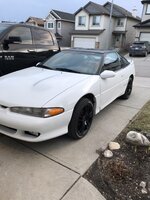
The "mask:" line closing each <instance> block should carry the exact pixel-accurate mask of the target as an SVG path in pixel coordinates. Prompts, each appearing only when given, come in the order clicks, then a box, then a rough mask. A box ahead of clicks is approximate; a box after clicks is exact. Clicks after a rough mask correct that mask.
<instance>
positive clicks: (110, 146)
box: [108, 142, 120, 150]
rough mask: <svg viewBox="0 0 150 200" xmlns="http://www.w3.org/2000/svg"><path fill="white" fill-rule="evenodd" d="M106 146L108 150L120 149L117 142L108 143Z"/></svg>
mask: <svg viewBox="0 0 150 200" xmlns="http://www.w3.org/2000/svg"><path fill="white" fill-rule="evenodd" d="M108 146H109V149H110V150H118V149H120V144H119V143H118V142H110V143H109V145H108Z"/></svg>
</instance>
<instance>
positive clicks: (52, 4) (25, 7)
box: [0, 0, 142, 22]
mask: <svg viewBox="0 0 150 200" xmlns="http://www.w3.org/2000/svg"><path fill="white" fill-rule="evenodd" d="M110 1H111V0H110ZM88 2H89V1H88V0H70V1H69V0H0V21H3V20H6V21H17V22H19V21H25V20H26V19H27V18H28V17H29V16H34V17H41V18H45V17H46V16H47V15H48V13H49V11H50V10H52V9H55V10H60V11H64V12H70V13H74V12H75V11H77V10H78V9H79V8H80V7H82V6H84V5H85V4H86V3H88ZM93 2H95V3H99V4H102V5H103V4H104V3H106V2H107V0H93ZM114 3H115V4H118V5H120V6H122V7H124V8H125V9H127V10H129V11H132V9H133V8H135V7H136V8H137V10H138V12H137V14H138V16H140V17H141V12H142V4H141V0H114Z"/></svg>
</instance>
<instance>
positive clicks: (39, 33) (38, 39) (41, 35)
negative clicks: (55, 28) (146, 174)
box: [33, 29, 54, 45]
mask: <svg viewBox="0 0 150 200" xmlns="http://www.w3.org/2000/svg"><path fill="white" fill-rule="evenodd" d="M33 41H34V44H38V45H53V44H54V43H53V38H52V36H51V34H50V32H49V31H47V30H42V29H33Z"/></svg>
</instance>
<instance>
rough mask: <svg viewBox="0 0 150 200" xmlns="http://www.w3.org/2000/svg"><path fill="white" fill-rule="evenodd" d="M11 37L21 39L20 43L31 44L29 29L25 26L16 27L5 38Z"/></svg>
mask: <svg viewBox="0 0 150 200" xmlns="http://www.w3.org/2000/svg"><path fill="white" fill-rule="evenodd" d="M11 37H18V38H20V39H21V41H20V42H19V43H20V44H32V36H31V30H30V28H27V27H16V28H14V29H13V30H12V31H10V33H9V34H8V36H7V39H9V38H11Z"/></svg>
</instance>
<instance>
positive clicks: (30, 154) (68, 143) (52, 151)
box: [0, 77, 150, 200]
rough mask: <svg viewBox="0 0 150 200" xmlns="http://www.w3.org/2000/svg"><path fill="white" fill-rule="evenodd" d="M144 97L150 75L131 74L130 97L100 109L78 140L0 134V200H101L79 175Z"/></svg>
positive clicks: (149, 95)
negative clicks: (15, 137)
mask: <svg viewBox="0 0 150 200" xmlns="http://www.w3.org/2000/svg"><path fill="white" fill-rule="evenodd" d="M149 99H150V78H139V77H136V78H135V83H134V90H133V93H132V95H131V98H130V99H129V100H127V101H122V100H116V101H115V102H113V103H112V104H111V105H109V106H108V107H107V108H105V109H104V110H103V111H102V112H100V114H98V115H97V116H96V117H95V119H94V121H93V125H92V127H91V131H90V132H89V134H88V135H87V136H86V137H85V138H83V139H82V140H79V141H72V140H71V139H70V138H68V137H67V136H63V137H60V138H56V139H54V140H50V141H47V142H42V143H38V144H29V143H22V142H20V141H16V140H13V139H10V138H7V137H5V136H3V135H0V196H1V200H48V199H50V200H104V198H103V197H102V196H101V194H100V193H99V192H98V191H97V190H96V189H95V188H94V187H93V186H92V185H91V184H90V183H89V182H87V181H86V180H85V179H84V178H82V175H83V174H84V173H85V172H86V170H87V169H88V168H89V167H90V166H91V165H92V163H93V162H94V161H95V160H96V159H97V158H98V154H97V153H96V150H97V149H99V148H104V147H105V146H106V145H107V144H108V142H109V141H111V140H113V139H114V138H115V137H116V136H117V135H118V134H119V133H120V132H121V131H122V129H123V128H124V127H125V126H126V125H127V124H128V122H129V121H130V120H131V119H132V118H133V116H134V115H135V114H136V113H137V112H139V110H140V109H141V108H142V107H143V105H144V104H145V103H146V102H147V101H148V100H149Z"/></svg>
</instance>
